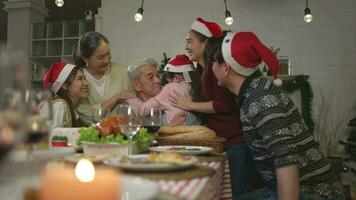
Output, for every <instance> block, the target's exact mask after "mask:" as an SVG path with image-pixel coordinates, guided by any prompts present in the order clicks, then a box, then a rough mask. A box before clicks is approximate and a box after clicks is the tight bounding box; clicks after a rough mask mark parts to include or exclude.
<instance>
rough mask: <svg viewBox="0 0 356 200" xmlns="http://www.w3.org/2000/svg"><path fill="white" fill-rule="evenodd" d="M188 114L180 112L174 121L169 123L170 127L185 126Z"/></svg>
mask: <svg viewBox="0 0 356 200" xmlns="http://www.w3.org/2000/svg"><path fill="white" fill-rule="evenodd" d="M187 115H188V114H187V113H186V112H183V111H182V112H179V113H177V114H176V115H174V117H173V119H172V120H171V121H170V122H169V124H168V126H170V127H174V126H180V125H184V123H185V120H186V119H187Z"/></svg>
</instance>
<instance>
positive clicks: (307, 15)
mask: <svg viewBox="0 0 356 200" xmlns="http://www.w3.org/2000/svg"><path fill="white" fill-rule="evenodd" d="M305 1H306V8H305V10H304V21H305V22H307V23H309V22H311V21H313V15H312V14H311V11H310V8H309V7H308V0H305Z"/></svg>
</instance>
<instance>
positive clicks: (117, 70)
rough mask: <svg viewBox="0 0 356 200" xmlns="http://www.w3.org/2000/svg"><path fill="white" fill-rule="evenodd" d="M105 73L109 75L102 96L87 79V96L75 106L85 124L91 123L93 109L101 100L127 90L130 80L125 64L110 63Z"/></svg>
mask: <svg viewBox="0 0 356 200" xmlns="http://www.w3.org/2000/svg"><path fill="white" fill-rule="evenodd" d="M106 73H107V74H108V75H109V76H108V83H107V86H106V89H105V93H104V96H101V95H99V94H98V92H97V90H96V88H95V86H94V85H93V83H91V82H90V81H88V84H89V95H88V98H86V99H84V100H82V101H81V102H80V104H79V106H78V108H77V111H78V114H79V117H80V119H81V121H82V122H83V123H84V124H85V125H90V124H91V122H92V118H93V117H92V116H93V113H97V112H95V111H97V110H99V109H100V108H101V104H102V103H103V102H105V101H106V100H108V99H110V98H111V97H112V96H114V95H116V94H117V93H119V92H120V91H122V90H127V89H128V88H129V83H130V82H129V79H128V75H127V67H126V66H124V65H119V64H114V63H111V68H110V70H108V71H107V72H106ZM87 80H88V78H87Z"/></svg>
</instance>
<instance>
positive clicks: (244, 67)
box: [221, 32, 282, 86]
mask: <svg viewBox="0 0 356 200" xmlns="http://www.w3.org/2000/svg"><path fill="white" fill-rule="evenodd" d="M221 48H222V54H223V57H224V60H225V61H226V63H228V64H229V65H230V67H231V68H232V69H233V70H234V71H235V72H236V73H238V74H241V75H243V76H249V75H251V74H252V73H254V72H255V71H256V70H257V69H258V65H259V64H260V63H261V62H262V61H263V62H264V63H266V65H267V66H268V68H269V69H270V70H271V72H272V75H273V77H274V79H275V80H274V81H273V83H274V84H275V85H277V86H280V85H282V81H281V80H280V79H278V70H279V62H278V59H277V57H276V55H275V54H273V52H272V51H271V50H270V49H269V48H267V47H266V46H265V45H264V44H262V42H261V41H260V40H259V39H258V38H257V36H256V35H255V34H254V33H252V32H236V33H228V34H227V35H226V36H225V38H224V40H223V43H222V47H221Z"/></svg>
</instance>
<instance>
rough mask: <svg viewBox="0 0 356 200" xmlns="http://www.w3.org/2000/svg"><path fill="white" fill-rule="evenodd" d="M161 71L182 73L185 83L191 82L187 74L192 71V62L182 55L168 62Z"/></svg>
mask: <svg viewBox="0 0 356 200" xmlns="http://www.w3.org/2000/svg"><path fill="white" fill-rule="evenodd" d="M163 71H167V72H174V73H182V74H183V77H184V80H185V81H186V82H191V79H190V76H189V72H190V71H194V65H193V63H192V61H190V60H189V57H188V56H186V55H184V54H182V55H177V56H176V57H174V58H172V59H171V60H169V61H168V63H167V64H166V66H165V67H164V69H163Z"/></svg>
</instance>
